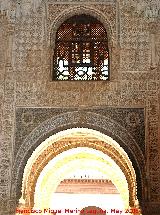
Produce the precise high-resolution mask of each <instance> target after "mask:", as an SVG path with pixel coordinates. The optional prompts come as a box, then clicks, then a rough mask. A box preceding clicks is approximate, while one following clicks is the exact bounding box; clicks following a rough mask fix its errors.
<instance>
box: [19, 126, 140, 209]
mask: <svg viewBox="0 0 160 215" xmlns="http://www.w3.org/2000/svg"><path fill="white" fill-rule="evenodd" d="M71 130H72V129H71ZM75 130H76V129H75ZM77 130H79V131H81V130H83V131H86V132H89V131H90V132H91V131H92V133H94V132H95V131H93V130H88V129H82V128H79V129H78V128H77ZM49 139H51V138H49ZM106 140H107V138H106ZM111 140H112V139H111V138H110V141H109V142H108V143H107V142H105V141H100V140H98V139H97V138H93V139H91V140H88V137H86V138H84V137H83V138H81V137H80V136H79V137H77V138H74V136H70V137H65V138H62V139H61V140H59V141H57V142H52V141H51V140H50V141H49V142H48V140H46V141H45V147H46V145H48V144H50V145H49V146H48V147H47V148H46V149H44V150H40V154H39V156H38V157H37V150H35V152H34V153H33V155H32V157H31V159H29V163H27V166H26V168H25V170H26V171H25V172H24V176H25V177H23V178H24V179H26V180H24V182H23V187H22V189H23V194H24V199H25V198H26V199H27V200H28V201H27V204H28V203H29V204H30V203H31V206H33V202H34V192H35V187H36V183H37V180H38V177H39V175H40V173H41V172H42V170H43V169H44V167H45V166H46V165H47V164H48V163H49V161H50V160H52V159H53V158H55V157H56V156H57V155H59V154H60V153H62V152H64V151H67V150H69V149H72V148H77V147H89V148H92V149H96V150H98V151H101V152H103V153H104V154H106V155H108V156H109V157H111V158H112V159H113V160H114V161H115V162H116V163H117V165H118V166H119V167H120V168H121V170H122V171H123V172H124V175H125V176H126V179H127V181H128V186H129V190H130V193H132V197H130V204H131V205H132V206H133V205H134V202H135V199H136V177H135V172H134V169H133V167H132V164H131V162H130V160H129V158H128V156H127V155H126V153H125V152H124V151H123V149H122V148H121V147H115V146H114V144H113V142H112V141H111ZM115 145H117V144H115ZM117 150H118V151H117ZM34 156H36V157H37V159H36V160H35V161H34ZM49 184H50V183H49ZM49 190H50V189H49ZM28 198H29V199H28ZM124 199H125V198H124Z"/></svg>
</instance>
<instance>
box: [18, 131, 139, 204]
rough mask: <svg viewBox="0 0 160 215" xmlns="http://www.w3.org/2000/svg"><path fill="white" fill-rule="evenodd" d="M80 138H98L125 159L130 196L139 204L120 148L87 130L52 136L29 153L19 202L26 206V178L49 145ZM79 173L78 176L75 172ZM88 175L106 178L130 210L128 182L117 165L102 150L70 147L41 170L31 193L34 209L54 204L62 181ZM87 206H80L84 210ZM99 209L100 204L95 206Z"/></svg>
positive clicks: (110, 140) (134, 184)
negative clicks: (129, 181) (130, 185)
mask: <svg viewBox="0 0 160 215" xmlns="http://www.w3.org/2000/svg"><path fill="white" fill-rule="evenodd" d="M75 137H78V138H81V139H82V140H84V142H85V141H86V139H87V138H89V139H93V140H95V139H97V140H99V141H104V142H105V143H106V145H109V146H112V147H113V148H114V149H115V150H116V151H118V153H119V154H120V156H121V157H122V158H123V159H125V162H126V163H127V165H128V172H129V173H130V174H131V177H132V179H133V180H132V186H133V188H134V189H133V192H132V195H133V196H134V197H135V198H134V201H135V203H136V205H138V200H137V195H136V174H135V171H134V168H133V166H132V163H131V161H130V159H129V157H128V155H127V153H126V152H125V151H124V150H123V148H122V147H120V145H119V144H118V143H117V142H116V141H114V140H113V139H112V138H111V137H109V136H107V135H104V134H102V133H101V132H99V131H96V130H93V129H88V128H72V129H67V130H64V131H61V132H58V133H57V134H55V135H52V136H50V137H49V138H48V139H46V140H45V141H44V142H42V143H41V144H40V145H39V146H38V147H37V148H36V150H35V151H34V152H33V153H32V155H31V157H30V158H29V160H28V162H27V164H26V167H25V170H24V174H23V181H22V197H21V199H20V203H23V204H24V205H26V204H25V203H26V202H27V204H28V200H26V198H28V196H27V195H26V193H27V192H28V190H30V187H28V186H29V185H28V184H29V183H28V180H29V176H30V174H31V167H32V166H33V165H34V164H35V162H36V161H37V159H39V157H40V155H41V154H42V153H43V152H44V151H45V150H46V149H47V148H48V147H49V146H51V145H53V144H55V143H57V142H58V141H60V140H62V139H65V138H75ZM77 171H78V172H79V173H78V172H77ZM84 172H88V174H89V175H90V176H91V175H92V176H93V177H95V178H96V177H99V178H103V179H109V180H111V181H112V182H113V184H114V185H115V186H116V188H117V190H118V191H119V192H120V196H121V200H122V204H123V205H122V207H124V208H128V207H129V195H130V194H129V188H128V181H127V180H126V177H125V174H124V172H123V171H122V170H121V168H120V167H119V166H118V165H117V163H116V162H115V161H114V160H113V159H112V158H111V157H109V156H108V155H107V154H105V153H103V152H102V151H101V150H96V149H93V148H91V147H87V145H86V146H85V147H73V148H70V149H68V150H66V151H65V150H64V151H63V152H61V153H59V154H57V155H56V156H55V157H54V158H53V159H51V160H50V161H49V162H48V164H47V165H46V166H44V167H43V170H42V171H41V173H40V175H39V177H38V179H37V181H36V185H35V192H34V208H46V207H48V208H49V207H51V206H52V205H53V199H54V198H55V190H56V188H57V186H58V185H59V184H60V182H61V181H62V180H63V179H66V178H70V177H71V178H72V176H73V175H74V174H76V175H77V174H82V175H83V173H84ZM85 206H87V205H82V207H85ZM97 206H99V207H102V205H97Z"/></svg>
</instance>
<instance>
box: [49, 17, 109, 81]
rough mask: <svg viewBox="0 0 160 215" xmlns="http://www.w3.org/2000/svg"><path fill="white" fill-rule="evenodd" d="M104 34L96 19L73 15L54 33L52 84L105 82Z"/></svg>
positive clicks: (106, 48) (105, 41)
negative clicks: (90, 81) (61, 81)
mask: <svg viewBox="0 0 160 215" xmlns="http://www.w3.org/2000/svg"><path fill="white" fill-rule="evenodd" d="M108 79H109V49H108V38H107V33H106V30H105V28H104V27H103V25H102V24H101V22H100V21H98V20H97V19H96V18H94V17H91V16H89V15H84V14H82V15H75V16H73V17H71V18H69V19H67V20H66V21H65V22H64V23H63V24H62V25H61V26H60V27H59V29H58V31H57V33H56V41H55V49H54V56H53V80H108Z"/></svg>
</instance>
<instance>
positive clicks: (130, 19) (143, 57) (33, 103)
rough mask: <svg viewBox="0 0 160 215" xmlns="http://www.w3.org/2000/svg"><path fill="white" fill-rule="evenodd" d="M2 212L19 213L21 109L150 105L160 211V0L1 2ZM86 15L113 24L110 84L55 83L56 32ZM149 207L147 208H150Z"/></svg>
mask: <svg viewBox="0 0 160 215" xmlns="http://www.w3.org/2000/svg"><path fill="white" fill-rule="evenodd" d="M0 10H1V12H0V41H1V42H0V214H3V215H10V214H12V213H13V214H14V210H15V202H16V201H17V199H14V198H11V193H12V192H14V191H13V189H12V186H11V179H12V171H13V169H12V168H13V165H14V163H15V162H16V160H15V149H16V150H18V149H17V148H16V147H15V146H16V142H15V141H16V139H15V134H16V132H17V131H16V115H15V113H16V109H17V108H19V107H24V108H40V107H41V108H48V107H50V108H64V107H67V108H80V109H81V108H89V107H114V108H120V107H121V108H122V107H124V108H144V110H145V152H144V157H145V164H146V167H145V168H146V175H147V176H146V183H147V193H148V194H147V196H146V197H145V198H146V199H145V202H144V208H146V209H145V211H144V215H145V214H146V215H147V214H153V215H154V214H160V177H159V176H160V17H159V14H160V3H159V1H158V0H151V1H144V0H137V1H133V0H129V1H128V0H92V1H91V0H90V1H89V0H86V1H83V0H77V1H76V0H74V1H72V0H19V1H18V0H17V1H14V0H0ZM80 13H86V14H90V15H93V16H95V17H97V18H98V19H99V20H100V21H101V22H102V23H103V24H104V26H105V27H106V29H107V33H108V38H109V48H110V55H111V68H110V70H111V71H110V73H111V78H110V80H109V81H103V82H100V81H97V82H85V81H84V82H82V81H78V82H74V81H73V82H70V81H65V82H63V81H59V82H56V81H52V79H51V62H52V55H53V49H54V45H55V44H54V41H55V33H56V30H57V28H58V27H59V25H60V24H61V23H62V22H63V21H64V20H65V19H67V18H68V17H70V16H72V15H75V14H80ZM146 205H147V207H146Z"/></svg>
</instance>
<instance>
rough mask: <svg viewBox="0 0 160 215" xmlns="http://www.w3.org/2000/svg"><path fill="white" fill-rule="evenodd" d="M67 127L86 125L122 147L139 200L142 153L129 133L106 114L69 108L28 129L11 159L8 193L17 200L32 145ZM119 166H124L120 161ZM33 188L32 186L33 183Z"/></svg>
mask: <svg viewBox="0 0 160 215" xmlns="http://www.w3.org/2000/svg"><path fill="white" fill-rule="evenodd" d="M71 128H87V129H92V130H93V131H97V132H100V133H101V134H103V135H105V136H108V137H111V138H112V139H113V140H114V141H116V142H117V143H118V144H119V145H120V146H121V147H122V148H123V150H124V151H125V152H126V153H127V154H128V157H129V159H130V161H131V162H132V165H133V168H134V170H135V173H136V180H137V191H134V192H133V193H135V192H136V193H137V197H138V199H139V201H140V202H141V198H142V197H143V196H144V193H143V192H144V190H143V189H142V187H143V186H142V185H143V178H145V171H144V169H143V168H144V157H143V154H142V152H141V150H140V149H139V147H138V144H137V143H136V141H135V140H134V138H133V137H132V136H131V134H129V133H128V132H127V131H126V130H125V128H123V127H122V126H120V125H119V124H118V123H117V122H115V121H113V120H111V119H110V118H107V117H104V116H102V115H99V114H95V113H93V112H87V111H73V112H67V113H64V114H60V115H58V116H56V117H53V118H51V119H49V120H47V121H45V122H43V123H42V124H41V125H40V126H38V127H37V128H36V129H34V130H33V131H32V133H30V135H29V136H28V137H27V138H26V139H25V141H24V142H23V144H22V146H21V147H20V149H19V151H18V153H17V156H16V159H15V164H14V168H13V178H12V184H13V186H12V196H14V197H15V196H16V199H17V204H18V201H19V199H20V197H21V196H22V181H23V173H24V169H25V166H26V164H27V161H28V159H29V158H30V157H31V155H32V153H33V152H34V150H36V148H37V147H38V146H39V145H40V144H41V143H42V142H43V141H45V140H46V139H47V138H49V137H50V136H53V135H55V134H57V133H58V132H60V131H65V130H67V129H71ZM79 144H80V145H79V146H82V145H81V144H82V143H79ZM104 144H106V142H105V141H104V140H103V139H102V141H101V144H100V145H99V146H97V145H96V146H94V148H95V149H96V148H97V147H99V150H100V151H103V150H105V147H104ZM89 145H90V147H93V144H92V143H87V142H86V143H85V146H89ZM54 146H55V145H54ZM65 147H66V148H63V149H62V148H61V147H59V153H61V152H62V151H63V150H67V147H71V146H65ZM73 147H74V144H73V145H72V147H71V148H73ZM77 147H78V145H77ZM52 148H53V146H52ZM68 149H69V148H68ZM115 149H116V147H115ZM105 152H106V151H105ZM108 153H109V152H108ZM50 156H51V157H52V158H53V156H55V154H54V153H52V155H50ZM118 156H119V155H118ZM51 157H50V159H51ZM39 159H42V158H39ZM42 161H43V159H42ZM117 162H118V159H117ZM42 163H43V162H42ZM124 163H126V162H124ZM41 168H42V166H41ZM121 168H122V169H124V167H123V165H122V167H121ZM127 174H128V173H127ZM33 189H35V188H34V186H33ZM130 196H132V197H133V195H130ZM132 197H131V199H130V202H132V204H133V201H134V200H133V199H132ZM32 199H33V198H32ZM29 201H30V203H31V202H32V200H29ZM31 204H32V203H31Z"/></svg>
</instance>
